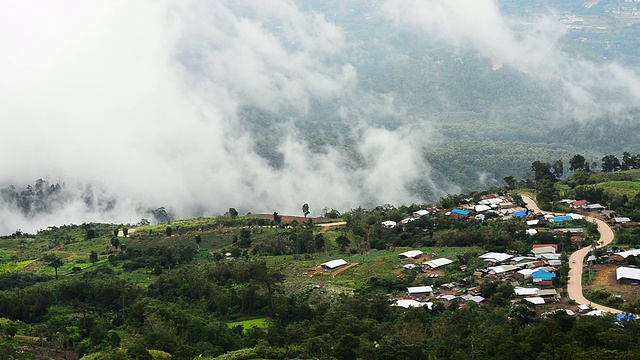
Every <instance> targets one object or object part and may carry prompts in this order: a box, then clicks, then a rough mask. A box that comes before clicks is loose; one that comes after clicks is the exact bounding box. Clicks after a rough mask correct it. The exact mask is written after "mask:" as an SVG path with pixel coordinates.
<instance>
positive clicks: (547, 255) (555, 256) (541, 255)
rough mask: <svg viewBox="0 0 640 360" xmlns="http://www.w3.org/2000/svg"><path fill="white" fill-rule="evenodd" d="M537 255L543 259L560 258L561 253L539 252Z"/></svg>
mask: <svg viewBox="0 0 640 360" xmlns="http://www.w3.org/2000/svg"><path fill="white" fill-rule="evenodd" d="M538 257H539V258H541V259H545V260H560V258H561V257H562V255H561V254H552V253H544V254H540V255H539V256H538Z"/></svg>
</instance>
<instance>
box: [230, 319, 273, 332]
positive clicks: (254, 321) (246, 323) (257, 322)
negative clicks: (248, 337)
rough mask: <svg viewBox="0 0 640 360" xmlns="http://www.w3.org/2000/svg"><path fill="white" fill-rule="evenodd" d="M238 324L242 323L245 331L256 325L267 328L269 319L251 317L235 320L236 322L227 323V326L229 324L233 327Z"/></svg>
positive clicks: (259, 327)
mask: <svg viewBox="0 0 640 360" xmlns="http://www.w3.org/2000/svg"><path fill="white" fill-rule="evenodd" d="M238 325H241V326H242V327H243V328H244V330H243V331H247V329H251V328H254V327H255V328H258V329H265V328H266V327H267V319H266V318H257V319H249V320H243V321H234V322H230V323H227V326H229V328H233V327H236V326H238Z"/></svg>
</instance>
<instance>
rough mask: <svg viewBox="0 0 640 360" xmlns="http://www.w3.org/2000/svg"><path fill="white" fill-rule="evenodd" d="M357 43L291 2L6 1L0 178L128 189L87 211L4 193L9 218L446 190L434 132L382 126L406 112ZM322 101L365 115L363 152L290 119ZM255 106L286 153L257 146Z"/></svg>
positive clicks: (342, 112) (0, 70)
mask: <svg viewBox="0 0 640 360" xmlns="http://www.w3.org/2000/svg"><path fill="white" fill-rule="evenodd" d="M350 46H351V45H350V44H349V43H348V42H347V40H346V36H345V34H344V32H343V30H341V29H340V28H339V27H337V26H336V25H334V24H332V23H331V22H329V21H327V20H326V19H325V17H324V16H323V15H322V14H317V13H313V12H303V11H301V10H300V9H298V7H297V6H296V5H295V3H293V2H291V1H270V2H268V3H267V2H252V3H242V4H238V3H235V2H231V1H228V2H227V1H216V2H208V1H193V2H181V3H174V4H171V5H169V4H167V3H165V2H156V1H138V2H130V1H98V2H86V1H67V2H62V3H59V2H57V3H55V4H53V3H51V2H48V1H23V2H3V3H1V4H0V47H1V48H0V54H2V55H0V82H1V83H2V86H1V87H0V108H2V109H3V114H2V120H1V121H2V128H3V132H2V133H3V136H2V141H0V152H2V153H3V154H6V155H3V157H2V158H1V159H2V160H0V167H1V168H2V169H3V174H6V175H5V176H4V177H3V178H2V179H0V182H2V183H5V184H8V183H16V184H23V185H24V184H28V183H33V181H35V179H37V178H40V177H45V178H47V179H49V180H50V181H54V182H55V181H61V182H66V183H67V188H68V189H69V191H70V192H71V193H74V191H76V192H77V191H79V189H81V188H83V186H84V185H83V184H92V185H93V189H94V191H95V192H105V193H107V194H113V195H114V196H116V197H117V200H118V202H117V204H116V206H115V208H113V209H110V210H105V209H102V210H100V209H87V207H86V205H85V204H84V202H83V200H82V198H81V197H80V196H78V195H77V193H76V194H75V195H73V196H71V197H70V199H71V200H68V202H67V206H65V207H64V208H62V209H59V210H58V211H56V212H55V213H53V214H48V215H41V216H39V217H37V218H36V219H25V218H23V217H21V216H16V215H15V213H11V212H10V210H9V209H7V208H6V207H5V208H2V209H0V212H2V219H3V222H2V223H0V232H5V233H6V232H12V231H13V230H15V229H16V228H22V229H23V230H30V231H32V230H34V229H36V228H38V227H44V226H47V225H50V224H56V223H58V224H59V223H69V222H76V223H77V222H84V221H98V220H106V221H117V222H128V221H130V220H132V221H137V220H139V219H140V217H142V216H145V214H144V211H143V210H144V209H145V208H154V207H159V206H166V207H167V208H171V209H172V210H173V211H175V212H176V213H177V214H178V215H180V216H187V215H191V214H192V213H193V212H194V208H198V209H202V208H204V209H206V210H207V211H208V213H209V214H219V213H222V212H224V211H225V210H226V209H227V208H229V207H236V208H238V209H239V210H241V211H246V210H251V211H254V212H255V211H269V212H270V211H274V210H276V211H279V212H281V213H286V212H289V213H298V212H299V209H300V206H301V204H302V203H305V202H307V203H309V204H310V205H311V206H312V210H313V209H315V211H316V212H319V211H320V209H321V208H323V207H325V206H329V207H335V208H338V209H340V210H346V209H348V208H350V207H353V206H358V205H360V204H362V203H364V202H368V203H369V204H379V203H399V202H410V201H418V200H420V197H419V196H417V195H416V194H415V193H412V192H410V191H409V190H408V188H409V187H410V186H412V184H413V183H415V182H422V183H424V184H426V185H425V186H426V187H427V188H430V189H432V190H433V191H434V192H437V193H442V192H444V190H441V189H440V187H439V186H438V185H437V184H436V183H435V182H433V181H432V180H430V179H429V171H430V170H429V169H428V167H427V165H425V164H424V162H423V159H422V155H421V154H422V147H423V146H424V145H425V144H428V143H429V142H430V140H429V136H430V135H429V132H428V131H426V130H425V131H423V132H422V133H421V137H417V136H416V135H417V134H416V133H411V132H409V131H408V130H406V129H398V130H389V129H386V130H385V129H380V128H373V127H371V125H370V119H384V118H391V117H397V116H400V115H402V114H403V112H402V109H397V108H396V107H395V105H394V103H393V97H392V96H391V95H387V96H381V95H376V94H367V93H364V92H363V91H362V90H359V88H358V75H357V71H356V67H355V66H354V65H353V64H351V63H349V62H348V61H345V60H344V59H345V58H347V56H346V54H347V53H348V52H349V49H350ZM313 104H320V105H316V106H320V107H324V108H329V109H331V108H333V107H335V109H336V111H335V114H333V116H334V118H335V119H341V121H343V122H345V123H348V124H355V125H356V126H355V127H353V130H348V131H347V133H345V134H344V137H345V139H351V140H352V141H354V142H355V143H354V144H348V145H349V146H351V150H352V152H355V155H356V158H361V159H364V163H363V164H360V166H359V167H356V168H354V167H353V166H352V164H353V162H354V161H353V159H352V158H350V157H349V156H348V155H346V152H345V151H343V150H340V149H339V148H332V147H327V148H325V149H324V152H322V153H315V152H314V150H311V147H309V146H308V144H307V143H306V142H305V141H304V140H303V139H302V138H301V137H300V136H298V134H297V132H296V130H295V128H294V126H293V125H292V124H293V123H295V121H296V120H299V119H304V118H305V117H306V116H307V115H308V114H309V112H310V111H311V110H310V109H311V108H312V107H313V106H314V105H313ZM246 108H254V109H259V110H260V111H264V112H266V113H267V114H270V116H271V117H272V118H273V119H277V123H278V124H277V125H274V124H270V126H269V127H268V129H269V130H268V131H273V132H274V134H273V135H274V136H275V138H276V139H280V140H277V141H274V143H275V144H276V145H275V146H276V147H277V149H278V151H279V152H280V153H281V154H282V156H283V163H282V166H280V167H277V168H276V167H273V166H271V165H270V164H269V163H268V162H267V161H266V160H265V159H264V158H263V157H261V156H260V155H258V154H257V153H256V150H255V149H256V144H255V137H254V135H255V134H252V133H251V132H249V131H248V128H247V127H246V124H245V123H244V122H243V121H242V119H241V117H240V115H239V114H240V112H241V110H242V109H246ZM335 119H334V120H335ZM276 132H277V133H276ZM261 135H265V134H261ZM266 135H267V138H268V137H270V135H269V134H266Z"/></svg>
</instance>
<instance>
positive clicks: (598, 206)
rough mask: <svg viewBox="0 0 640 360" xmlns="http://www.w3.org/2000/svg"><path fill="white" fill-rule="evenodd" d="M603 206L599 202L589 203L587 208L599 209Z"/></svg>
mask: <svg viewBox="0 0 640 360" xmlns="http://www.w3.org/2000/svg"><path fill="white" fill-rule="evenodd" d="M603 207H604V206H602V205H600V204H589V205H587V209H600V208H603Z"/></svg>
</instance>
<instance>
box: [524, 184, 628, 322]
mask: <svg viewBox="0 0 640 360" xmlns="http://www.w3.org/2000/svg"><path fill="white" fill-rule="evenodd" d="M522 200H524V202H525V203H526V204H527V208H529V210H533V211H534V212H538V211H541V210H540V208H539V207H538V205H537V204H536V203H535V201H533V199H531V198H530V197H528V196H526V195H522ZM586 219H587V220H588V221H591V222H595V223H596V224H598V232H599V233H600V240H599V241H598V246H597V247H599V248H601V247H603V246H606V245H607V244H609V243H611V242H612V241H613V237H614V235H613V230H611V228H610V227H609V225H607V223H605V222H604V221H602V220H600V219H596V218H593V217H586ZM590 250H591V246H586V247H583V248H582V249H580V250H578V251H576V252H574V253H573V254H571V256H570V257H569V281H568V283H567V292H568V293H569V298H570V299H572V300H574V301H575V302H577V303H578V304H581V305H588V306H590V307H592V308H594V309H598V310H604V311H608V312H611V313H614V314H620V313H622V311H620V310H618V309H614V308H610V307H608V306H604V305H600V304H596V303H593V302H591V301H589V300H587V299H586V298H585V297H584V295H582V264H583V263H584V257H585V256H586V255H587V254H588V253H589V251H590Z"/></svg>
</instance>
